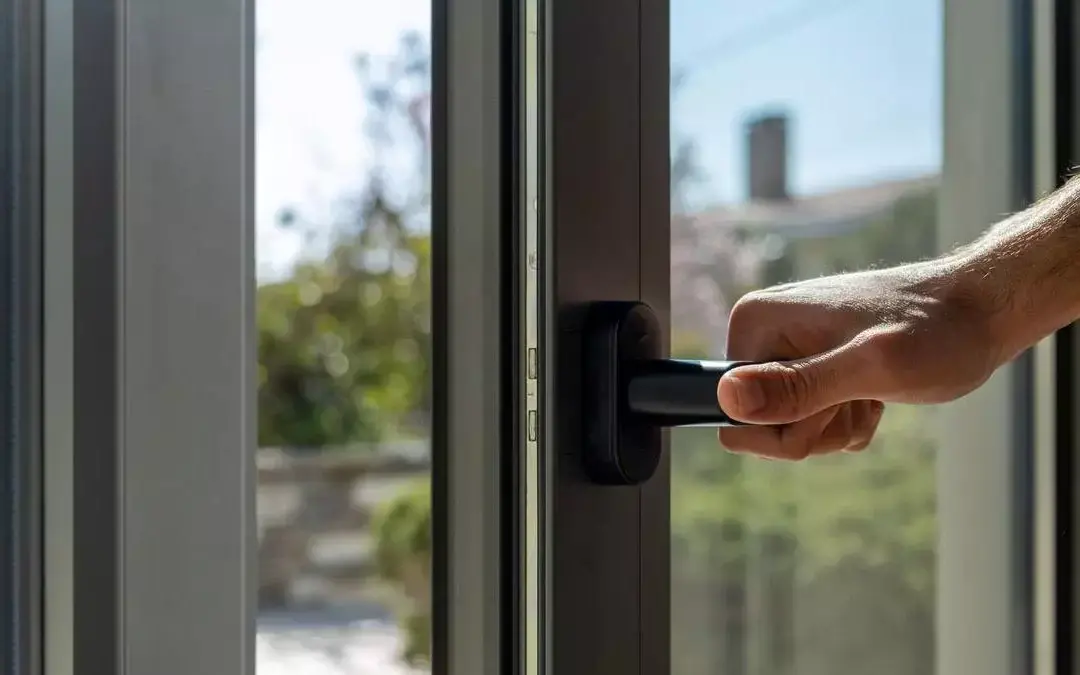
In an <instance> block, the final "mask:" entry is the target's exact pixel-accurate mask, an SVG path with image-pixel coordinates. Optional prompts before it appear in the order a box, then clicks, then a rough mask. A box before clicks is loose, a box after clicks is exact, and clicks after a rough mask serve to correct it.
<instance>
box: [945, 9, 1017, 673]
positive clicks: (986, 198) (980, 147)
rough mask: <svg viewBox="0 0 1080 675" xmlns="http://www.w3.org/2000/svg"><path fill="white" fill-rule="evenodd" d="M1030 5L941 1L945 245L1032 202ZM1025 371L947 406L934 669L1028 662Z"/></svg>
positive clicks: (1006, 372)
mask: <svg viewBox="0 0 1080 675" xmlns="http://www.w3.org/2000/svg"><path fill="white" fill-rule="evenodd" d="M1030 11H1031V8H1030V4H1029V3H1028V2H1024V1H1021V0H987V1H985V2H978V3H970V2H964V1H963V0H946V2H945V29H944V34H945V35H946V36H947V38H946V41H945V87H944V101H945V117H944V144H945V147H944V167H943V172H942V196H941V215H940V218H939V222H940V223H941V227H940V230H939V237H940V241H941V245H942V248H943V249H949V248H951V247H953V246H954V245H956V244H957V243H960V242H965V241H970V240H971V239H973V238H975V237H977V236H978V235H979V234H980V233H981V232H982V231H983V230H984V229H985V228H986V227H987V226H988V225H990V224H991V223H993V222H995V221H997V220H998V219H1000V217H1001V214H1004V213H1008V212H1011V211H1015V210H1017V209H1020V208H1022V207H1024V206H1026V204H1027V203H1028V201H1029V200H1030V197H1031V192H1032V189H1033V185H1034V180H1035V176H1034V175H1033V165H1032V157H1031V154H1030V153H1031V148H1032V145H1031V144H1032V140H1033V136H1032V122H1031V120H1032V106H1033V98H1032V89H1031V78H1032V72H1031V67H1032V66H1031V64H1032V58H1033V55H1032V53H1031V35H1030V30H1031V23H1030V21H1031V15H1030ZM976 108H977V114H975V112H976ZM1032 373H1033V370H1032V361H1031V357H1030V356H1029V355H1025V356H1024V357H1021V358H1020V359H1019V360H1018V361H1017V363H1015V364H1013V365H1012V366H1010V367H1007V368H1004V369H1002V371H1001V372H999V373H998V374H996V375H995V376H994V377H993V378H992V379H991V380H990V382H989V383H987V384H986V385H985V386H984V387H982V388H981V389H980V390H979V391H977V392H975V393H974V394H972V395H970V396H968V397H966V398H964V399H963V400H961V401H958V402H956V403H953V404H950V405H949V406H946V407H945V408H944V410H943V414H942V427H941V431H940V433H941V435H940V438H941V448H942V450H941V452H940V454H939V455H938V485H939V488H938V528H939V548H938V580H937V588H938V614H937V626H938V640H937V644H938V657H937V664H938V666H937V672H940V673H982V674H984V675H996V674H1000V675H1019V674H1021V673H1030V672H1032V668H1033V667H1034V666H1033V660H1034V657H1033V651H1032V650H1033V646H1032V645H1033V639H1034V635H1033V624H1034V617H1033V609H1032V605H1033V581H1032V559H1031V555H1032V545H1033V537H1032V530H1033V527H1034V525H1035V523H1034V522H1032V519H1033V499H1034V497H1033V480H1034V478H1033V476H1034V471H1033V462H1034V457H1033V452H1032V448H1033V444H1034V437H1033V435H1034V428H1035V427H1034V419H1033V415H1034V407H1033V404H1032V401H1031V395H1030V392H1031V387H1032Z"/></svg>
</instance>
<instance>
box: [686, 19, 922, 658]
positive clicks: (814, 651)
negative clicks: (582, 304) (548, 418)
mask: <svg viewBox="0 0 1080 675" xmlns="http://www.w3.org/2000/svg"><path fill="white" fill-rule="evenodd" d="M941 15H942V7H941V0H909V1H907V2H888V3H874V2H850V1H848V2H844V1H838V2H817V1H813V0H785V1H780V2H768V3H747V2H738V1H736V0H722V1H717V0H673V2H672V40H671V44H672V47H671V60H672V73H673V83H674V84H673V89H672V93H671V95H672V132H673V141H672V158H671V159H672V167H673V172H672V181H673V182H672V251H671V262H672V324H673V326H672V333H673V347H672V350H673V353H674V354H675V355H677V356H685V357H691V356H706V355H708V356H716V355H720V354H722V353H723V351H724V341H725V334H726V316H727V313H728V311H729V310H730V308H731V306H732V304H733V303H734V302H735V301H736V300H737V299H738V298H739V296H740V295H742V294H743V293H745V292H746V291H748V290H751V289H753V288H757V287H762V286H769V285H773V284H775V283H780V282H784V281H789V280H794V279H800V278H807V277H814V276H820V275H823V274H829V273H833V272H840V271H849V270H857V269H860V268H866V267H868V266H871V265H887V264H893V263H897V262H902V261H909V260H914V259H918V258H922V257H925V256H928V255H931V254H933V253H934V252H935V246H936V244H935V234H936V222H935V221H936V203H937V184H938V181H937V176H938V171H939V166H940V160H941V123H940V119H941V96H940V92H941V87H942V64H941V61H942V49H941V47H942V17H941ZM933 415H934V411H933V410H931V409H928V408H918V409H916V408H904V407H900V406H891V407H890V409H889V410H888V412H887V413H886V416H885V419H884V421H883V423H882V426H881V429H880V432H879V436H878V439H877V440H876V441H875V443H874V446H873V447H872V448H870V449H868V450H867V451H866V452H864V453H862V454H860V455H858V456H851V455H839V456H835V457H826V458H815V459H814V460H812V461H808V462H802V463H787V462H770V461H764V460H760V459H754V458H747V457H740V456H735V455H732V454H728V453H726V452H724V451H722V450H720V449H718V447H717V442H716V434H715V430H713V429H679V430H676V431H675V432H674V433H673V436H672V453H671V457H672V463H673V467H672V471H673V477H672V490H671V494H672V538H673V541H672V548H671V550H672V576H673V580H672V581H673V588H672V594H673V596H672V615H673V619H672V621H673V625H672V650H673V653H672V663H673V668H672V671H673V673H675V675H706V674H708V675H714V674H719V675H833V674H834V673H838V672H850V673H874V675H926V674H927V673H932V672H934V660H935V627H934V626H935V592H934V581H935V565H936V518H935V515H936V507H935V466H934V465H935V453H936V450H937V439H936V438H935V436H934V433H933V431H932V429H934V425H933V424H932V422H933V420H932V417H933Z"/></svg>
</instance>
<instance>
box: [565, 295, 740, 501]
mask: <svg viewBox="0 0 1080 675" xmlns="http://www.w3.org/2000/svg"><path fill="white" fill-rule="evenodd" d="M661 338H662V334H661V330H660V323H659V321H658V320H657V318H656V314H655V313H654V312H653V311H652V309H650V308H649V306H648V305H646V304H644V303H641V302H597V303H593V304H592V305H590V306H589V308H588V313H587V315H586V321H585V327H584V345H583V347H584V350H583V354H582V357H583V361H582V365H583V368H582V374H583V376H584V380H583V382H582V390H581V394H582V430H583V433H584V438H583V450H584V457H583V459H584V465H585V470H586V473H587V474H588V476H589V478H590V479H591V480H592V481H593V482H596V483H601V484H605V485H637V484H640V483H643V482H645V481H646V480H648V479H649V478H650V477H651V476H652V475H653V473H655V472H656V467H657V466H658V465H659V463H660V456H661V453H662V450H663V435H662V432H661V430H662V429H663V428H664V427H677V426H688V425H708V426H735V425H738V424H739V422H736V421H735V420H732V419H731V418H730V417H729V416H728V415H727V414H726V413H725V412H724V411H723V410H721V408H720V404H719V403H718V402H717V399H716V388H717V385H718V383H719V382H720V378H721V377H722V376H723V374H724V373H726V372H728V371H730V370H732V369H734V368H738V367H739V366H742V365H746V362H745V361H685V360H677V359H665V358H663V356H662V354H661V351H662V350H661Z"/></svg>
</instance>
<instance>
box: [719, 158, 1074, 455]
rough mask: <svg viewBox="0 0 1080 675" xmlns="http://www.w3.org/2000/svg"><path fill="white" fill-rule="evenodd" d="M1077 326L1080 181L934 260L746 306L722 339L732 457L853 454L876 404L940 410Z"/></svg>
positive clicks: (842, 278) (779, 289) (769, 293)
mask: <svg viewBox="0 0 1080 675" xmlns="http://www.w3.org/2000/svg"><path fill="white" fill-rule="evenodd" d="M1077 319H1080V180H1074V181H1071V182H1070V183H1069V184H1067V185H1066V186H1064V187H1062V188H1061V189H1059V190H1058V191H1057V192H1055V193H1053V194H1051V195H1049V196H1048V197H1046V198H1045V199H1044V200H1042V201H1041V202H1039V203H1037V204H1035V205H1034V206H1032V207H1031V208H1029V209H1027V210H1026V211H1023V212H1021V213H1018V214H1016V215H1014V216H1012V217H1011V218H1008V219H1007V220H1004V221H1002V222H1001V223H998V224H997V225H995V226H994V227H992V228H991V229H990V230H989V231H988V232H987V233H986V234H985V235H984V236H983V237H982V238H981V239H979V240H978V241H976V242H975V243H973V244H971V245H969V246H967V247H965V248H962V249H960V250H957V251H955V252H953V253H950V254H948V255H945V256H942V257H941V258H938V259H935V260H929V261H924V262H919V263H913V264H910V265H903V266H900V267H895V268H890V269H882V270H872V271H866V272H858V273H853V274H842V275H837V276H831V277H824V278H820V279H812V280H808V281H802V282H798V283H791V284H785V285H782V286H776V287H773V288H768V289H765V290H762V291H757V292H754V293H750V294H748V295H746V296H745V297H743V298H742V299H741V300H740V301H739V302H738V303H737V304H736V305H735V307H734V309H733V310H732V313H731V319H730V321H729V326H728V354H727V357H728V358H729V359H733V360H747V361H755V362H760V363H759V364H756V365H748V366H742V367H740V368H737V369H735V370H733V371H731V372H729V373H728V374H727V375H725V376H724V377H723V378H722V379H721V380H720V383H719V386H718V388H717V397H718V399H719V402H720V406H721V407H722V408H723V409H724V410H725V411H726V412H728V414H730V415H731V416H732V417H733V418H735V419H738V420H742V421H744V422H749V423H751V424H754V425H764V426H747V427H731V428H724V429H721V430H720V442H721V443H722V444H723V445H724V446H725V447H726V448H728V449H729V450H731V451H733V452H742V453H751V454H755V455H759V456H762V457H767V458H773V459H789V460H799V459H805V458H807V457H810V456H813V455H821V454H827V453H832V452H839V451H847V452H858V451H860V450H862V449H864V448H866V447H867V445H868V444H869V443H870V441H871V440H872V439H873V436H874V433H875V431H876V430H877V427H878V423H879V422H880V421H881V417H882V414H883V413H884V411H885V404H887V403H909V404H933V403H944V402H947V401H951V400H954V399H957V398H960V397H961V396H964V395H965V394H968V393H970V392H971V391H973V390H975V389H976V388H978V387H979V386H981V385H982V384H983V383H984V382H986V380H987V379H989V378H990V376H991V375H992V374H993V373H994V371H995V370H997V369H998V368H1000V367H1001V366H1002V365H1004V364H1006V363H1008V362H1009V361H1010V360H1012V359H1013V358H1015V357H1016V356H1017V355H1018V354H1019V353H1021V352H1022V351H1024V350H1025V349H1027V348H1028V347H1030V346H1032V345H1033V344H1035V343H1036V342H1038V341H1039V340H1041V339H1042V338H1044V337H1046V336H1048V335H1050V334H1051V333H1053V332H1054V331H1055V330H1057V329H1059V328H1061V327H1063V326H1065V325H1067V324H1069V323H1071V322H1073V321H1075V320H1077Z"/></svg>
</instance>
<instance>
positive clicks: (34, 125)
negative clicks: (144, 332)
mask: <svg viewBox="0 0 1080 675" xmlns="http://www.w3.org/2000/svg"><path fill="white" fill-rule="evenodd" d="M40 31H41V12H40V8H39V6H38V4H37V3H34V2H28V1H25V0H5V1H4V2H0V62H2V63H3V68H2V69H0V261H2V262H0V323H2V324H3V326H4V331H3V338H2V339H0V345H3V355H2V357H0V387H2V389H0V511H2V512H3V513H4V514H5V517H4V518H3V519H2V521H0V550H2V551H4V552H5V554H4V555H3V556H0V579H2V580H0V608H2V610H0V644H3V645H5V646H6V647H7V649H6V650H5V651H4V662H3V663H2V664H0V668H4V669H5V670H8V671H10V672H12V673H15V674H17V675H32V674H34V673H37V672H39V670H40V656H41V653H40V639H41V632H40V630H39V623H38V620H39V618H40V616H41V600H42V599H41V576H40V570H41V566H40V565H41V537H40V533H41V515H42V509H41V501H40V500H41V490H40V478H41V443H42V438H41V436H42V434H41V432H42V426H41V414H42V406H41V404H42V401H41V391H42V387H41V384H42V372H41V367H42V354H41V328H42V326H41V293H42V288H41V232H42V230H41V199H40V197H41V192H40V191H41V180H40V179H41V175H40V169H41V140H42V139H41V127H40V105H41V87H40V84H41V59H40V48H41V32H40Z"/></svg>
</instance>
